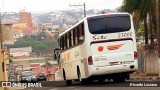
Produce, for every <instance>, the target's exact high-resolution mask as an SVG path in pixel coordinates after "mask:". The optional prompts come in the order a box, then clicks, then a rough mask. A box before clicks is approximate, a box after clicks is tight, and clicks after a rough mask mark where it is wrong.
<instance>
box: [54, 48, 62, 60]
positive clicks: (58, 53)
mask: <svg viewBox="0 0 160 90" xmlns="http://www.w3.org/2000/svg"><path fill="white" fill-rule="evenodd" d="M59 56H60V49H59V48H56V49H54V55H53V58H54V60H58V59H59V58H60V57H59Z"/></svg>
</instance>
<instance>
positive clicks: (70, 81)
mask: <svg viewBox="0 0 160 90" xmlns="http://www.w3.org/2000/svg"><path fill="white" fill-rule="evenodd" d="M63 78H64V80H65V81H66V85H71V84H72V80H66V74H65V71H64V70H63Z"/></svg>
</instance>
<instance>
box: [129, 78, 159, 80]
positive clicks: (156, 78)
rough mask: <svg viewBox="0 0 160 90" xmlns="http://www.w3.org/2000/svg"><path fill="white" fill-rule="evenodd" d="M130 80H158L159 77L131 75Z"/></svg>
mask: <svg viewBox="0 0 160 90" xmlns="http://www.w3.org/2000/svg"><path fill="white" fill-rule="evenodd" d="M130 80H160V77H131V78H130Z"/></svg>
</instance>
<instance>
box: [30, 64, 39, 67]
mask: <svg viewBox="0 0 160 90" xmlns="http://www.w3.org/2000/svg"><path fill="white" fill-rule="evenodd" d="M39 66H40V64H30V67H39Z"/></svg>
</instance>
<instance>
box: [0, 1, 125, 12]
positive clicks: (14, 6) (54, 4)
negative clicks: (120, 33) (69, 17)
mask: <svg viewBox="0 0 160 90" xmlns="http://www.w3.org/2000/svg"><path fill="white" fill-rule="evenodd" d="M122 2H123V0H0V4H1V5H0V6H1V11H2V12H19V10H20V9H25V10H26V11H29V12H45V11H54V10H68V9H83V7H82V6H81V7H75V6H69V4H70V5H74V4H76V5H77V4H78V5H79V4H83V3H86V9H87V10H89V9H92V8H93V9H112V10H113V9H115V8H117V7H119V6H121V5H122Z"/></svg>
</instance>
